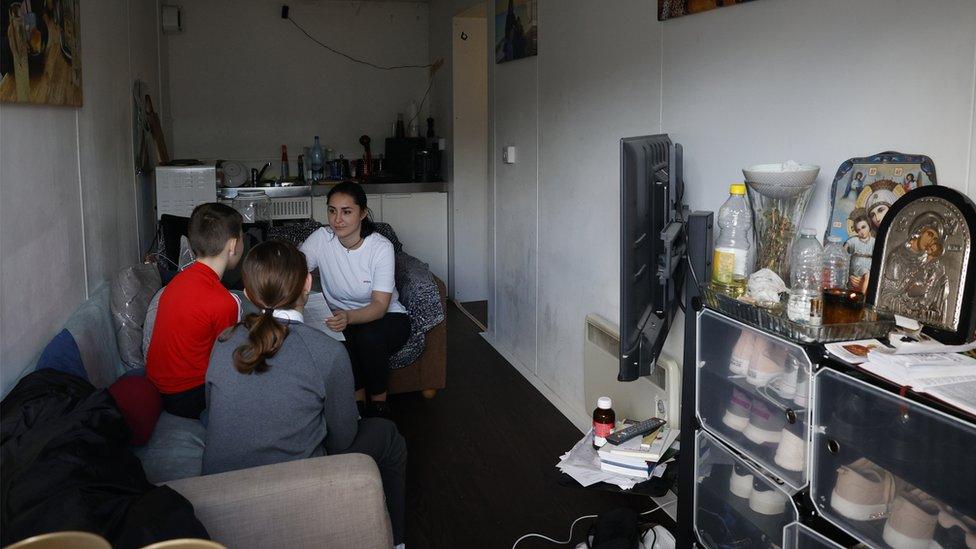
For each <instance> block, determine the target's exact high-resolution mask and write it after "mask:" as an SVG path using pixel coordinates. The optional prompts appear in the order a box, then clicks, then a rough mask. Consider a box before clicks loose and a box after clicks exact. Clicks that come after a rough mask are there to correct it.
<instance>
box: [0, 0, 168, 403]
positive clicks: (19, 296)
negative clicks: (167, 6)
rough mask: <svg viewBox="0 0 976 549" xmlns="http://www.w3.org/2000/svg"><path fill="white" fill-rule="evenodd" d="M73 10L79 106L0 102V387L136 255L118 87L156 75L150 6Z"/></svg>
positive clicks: (130, 0) (126, 129) (148, 1)
mask: <svg viewBox="0 0 976 549" xmlns="http://www.w3.org/2000/svg"><path fill="white" fill-rule="evenodd" d="M81 9H82V11H81V50H82V58H83V63H84V65H83V75H82V79H83V80H82V85H83V93H84V106H83V107H82V108H80V109H73V108H64V107H45V106H31V105H15V104H7V103H4V104H2V105H0V180H2V183H0V262H2V264H0V271H2V277H0V381H2V387H3V389H4V390H6V389H7V388H8V386H9V384H10V383H12V382H13V380H14V379H16V376H17V375H18V374H19V372H20V371H21V369H22V368H23V367H24V366H26V365H27V364H28V363H30V361H31V360H32V359H33V358H34V357H35V356H36V355H37V354H38V353H39V352H40V350H41V349H42V348H43V346H44V345H45V344H46V343H47V341H48V340H49V339H50V338H51V337H52V336H53V335H54V334H55V333H56V332H57V331H58V329H59V328H60V326H61V325H62V323H63V322H64V320H65V319H66V318H67V317H68V315H69V314H70V313H71V311H72V310H74V308H75V307H77V306H78V304H79V303H80V302H81V301H83V300H84V299H85V298H86V297H87V293H88V291H89V290H92V289H94V288H95V287H97V286H98V285H99V284H101V283H102V282H103V281H104V279H105V278H106V277H108V276H110V275H111V274H112V273H114V272H115V271H116V270H117V269H118V268H120V267H122V266H123V265H125V264H128V263H132V262H134V261H136V260H137V259H138V257H139V250H138V239H137V227H138V221H137V214H136V210H137V206H136V192H135V187H136V178H135V176H134V161H133V155H132V128H131V124H132V122H131V103H132V99H131V94H130V89H131V86H132V78H133V77H134V75H138V74H148V73H158V69H157V67H158V58H157V55H156V53H155V51H156V48H157V47H158V46H157V43H158V41H157V39H156V38H155V37H154V36H155V35H154V34H153V33H155V29H156V26H155V23H153V24H151V25H150V24H149V23H148V21H150V20H154V19H155V14H156V10H157V5H156V2H155V0H112V1H109V0H103V1H100V2H83V3H82V4H81ZM132 32H136V33H137V34H142V36H141V37H140V40H138V41H132V40H130V34H131V33H132ZM145 33H149V34H150V36H149V37H147V36H145V35H144V34H145ZM130 53H131V57H130ZM156 90H157V92H158V87H157V88H156Z"/></svg>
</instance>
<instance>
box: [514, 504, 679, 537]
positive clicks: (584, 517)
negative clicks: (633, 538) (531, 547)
mask: <svg viewBox="0 0 976 549" xmlns="http://www.w3.org/2000/svg"><path fill="white" fill-rule="evenodd" d="M677 501H678V500H676V499H674V500H671V501H669V502H667V503H662V504H661V505H658V506H657V507H655V508H653V509H651V510H649V511H644V512H643V513H640V515H649V514H651V513H653V512H654V511H658V510H660V509H664V508H665V507H668V506H670V505H671V504H673V503H676V502H677ZM596 517H597V515H583V516H581V517H579V518H577V519H576V520H574V521H573V524H571V525H570V526H569V537H568V538H566V539H565V540H558V539H552V538H550V537H549V536H544V535H542V534H536V533H534V532H533V533H531V534H525V535H524V536H522V537H520V538H519V539H517V540H515V543H513V544H512V549H515V546H517V545H518V544H519V543H520V542H521V541H522V540H526V539H529V538H542V539H544V540H546V541H549V542H552V543H555V544H557V545H569V544H570V543H572V542H573V530H574V529H575V528H576V523H577V522H579V521H581V520H583V519H590V518H596Z"/></svg>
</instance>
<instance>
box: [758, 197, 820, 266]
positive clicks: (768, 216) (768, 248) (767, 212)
mask: <svg viewBox="0 0 976 549" xmlns="http://www.w3.org/2000/svg"><path fill="white" fill-rule="evenodd" d="M746 188H747V189H748V191H749V205H750V206H751V207H752V225H753V227H755V230H756V244H757V254H756V270H759V269H770V270H772V271H773V272H775V273H776V274H777V275H779V277H780V278H782V279H783V281H784V282H785V281H789V280H790V254H791V252H792V249H793V241H794V240H795V239H796V235H797V230H798V229H797V225H798V224H799V223H800V220H801V219H802V218H803V213H804V212H805V211H806V209H807V204H809V202H810V197H811V196H812V195H813V188H814V185H813V184H812V183H811V184H810V185H795V186H794V185H769V184H763V183H755V182H749V181H746Z"/></svg>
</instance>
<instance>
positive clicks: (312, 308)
mask: <svg viewBox="0 0 976 549" xmlns="http://www.w3.org/2000/svg"><path fill="white" fill-rule="evenodd" d="M304 316H305V325H306V326H308V327H310V328H315V329H316V330H318V331H320V332H322V333H324V334H325V335H327V336H329V337H331V338H332V339H334V340H336V341H345V340H346V336H344V335H342V332H336V331H333V330H332V329H330V328H329V327H328V326H327V325H326V324H325V319H327V318H332V309H329V304H328V303H326V302H325V294H323V293H321V292H315V293H313V294H309V296H308V303H306V304H305V312H304Z"/></svg>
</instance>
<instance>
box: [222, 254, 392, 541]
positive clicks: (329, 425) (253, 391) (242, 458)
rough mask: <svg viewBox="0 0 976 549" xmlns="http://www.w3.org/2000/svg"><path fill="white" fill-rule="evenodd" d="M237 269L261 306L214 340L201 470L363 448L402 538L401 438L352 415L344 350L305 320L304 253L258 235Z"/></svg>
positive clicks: (377, 421) (380, 422) (383, 423)
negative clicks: (260, 239) (258, 240)
mask: <svg viewBox="0 0 976 549" xmlns="http://www.w3.org/2000/svg"><path fill="white" fill-rule="evenodd" d="M242 274H243V278H244V287H245V295H246V296H247V298H248V299H249V300H250V301H251V302H252V303H254V304H255V305H257V306H258V307H260V308H261V310H262V312H261V313H260V314H250V315H247V316H246V317H245V318H244V321H243V322H241V323H240V324H238V325H236V326H233V327H231V328H228V329H227V330H226V331H225V332H224V333H223V334H221V336H220V337H219V338H218V340H217V343H215V344H214V349H213V353H212V355H211V357H210V366H209V368H208V370H207V378H206V394H207V409H208V410H209V420H208V424H207V440H206V448H205V449H204V453H203V473H204V474H211V473H220V472H223V471H232V470H235V469H244V468H247V467H255V466H258V465H268V464H272V463H279V462H283V461H292V460H297V459H303V458H307V457H312V456H318V455H323V454H350V453H360V454H366V455H368V456H371V457H372V458H373V459H374V460H375V461H376V464H377V466H378V467H379V470H380V476H381V477H382V479H383V490H384V492H385V493H386V503H387V509H388V511H389V513H390V522H391V523H392V525H393V537H394V541H395V543H397V544H400V543H402V542H403V534H404V520H405V519H404V506H405V500H404V489H405V488H404V477H405V474H406V461H407V451H406V445H405V444H404V441H403V437H402V436H400V433H399V432H397V428H396V426H395V425H394V424H393V423H392V422H391V421H389V420H386V419H381V418H369V419H362V420H358V419H357V418H358V413H357V410H356V404H355V400H354V397H353V376H352V371H351V369H350V365H349V356H348V355H347V353H346V350H345V349H344V348H343V347H342V345H340V344H339V343H338V342H336V341H335V340H334V339H332V338H330V337H329V336H327V335H325V334H324V333H322V332H320V331H318V330H315V329H313V328H310V327H309V326H306V325H305V324H303V317H302V310H303V307H304V306H305V303H306V302H307V301H308V292H309V289H310V288H311V285H312V275H311V274H309V272H308V269H307V268H306V262H305V256H304V255H303V254H302V253H301V252H300V251H298V249H297V248H295V246H293V245H291V244H288V243H286V242H279V241H269V242H264V243H262V244H259V245H258V246H255V247H254V249H252V250H251V252H250V253H249V254H248V256H247V257H246V258H245V259H244V265H243V269H242Z"/></svg>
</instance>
